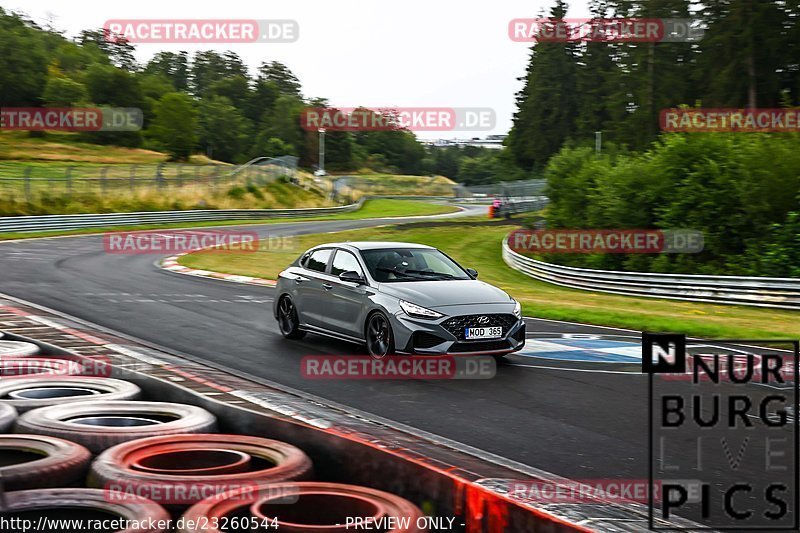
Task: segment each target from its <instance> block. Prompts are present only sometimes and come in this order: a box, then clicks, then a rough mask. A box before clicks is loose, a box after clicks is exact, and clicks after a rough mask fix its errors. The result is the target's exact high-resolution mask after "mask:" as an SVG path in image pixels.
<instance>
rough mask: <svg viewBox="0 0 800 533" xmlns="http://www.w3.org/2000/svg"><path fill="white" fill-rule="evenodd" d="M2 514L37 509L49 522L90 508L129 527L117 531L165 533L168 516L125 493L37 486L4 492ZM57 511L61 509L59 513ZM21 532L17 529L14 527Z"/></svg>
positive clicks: (149, 504) (152, 504)
mask: <svg viewBox="0 0 800 533" xmlns="http://www.w3.org/2000/svg"><path fill="white" fill-rule="evenodd" d="M4 503H5V505H4V507H3V513H4V514H5V513H9V514H11V515H13V514H17V513H20V514H22V513H24V512H25V511H39V513H36V514H44V515H45V516H46V517H48V518H50V519H51V520H52V521H55V520H58V519H61V518H68V519H74V518H75V515H76V514H78V516H80V513H81V511H83V512H84V513H85V512H88V511H94V512H96V513H98V514H99V513H102V514H103V515H108V514H111V515H115V516H114V518H115V519H116V518H118V519H120V521H121V523H123V524H128V525H129V526H134V525H136V526H138V527H135V528H134V527H127V528H126V529H121V530H119V531H118V532H117V533H165V532H166V531H167V530H168V526H169V522H170V516H169V513H167V511H166V510H165V509H164V508H163V507H161V506H160V505H158V504H157V503H155V502H153V501H150V500H147V499H145V498H139V497H136V496H133V495H126V496H125V499H124V500H120V501H118V502H112V501H109V498H108V496H107V495H106V492H105V491H103V490H98V489H37V490H19V491H15V492H8V493H6V494H5V498H4ZM59 511H64V513H60V512H59ZM18 531H21V530H18Z"/></svg>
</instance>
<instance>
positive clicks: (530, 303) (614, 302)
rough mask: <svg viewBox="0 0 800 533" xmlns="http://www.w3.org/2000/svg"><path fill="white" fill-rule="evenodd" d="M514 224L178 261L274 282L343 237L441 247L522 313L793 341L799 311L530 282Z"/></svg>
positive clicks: (431, 227)
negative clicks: (516, 249)
mask: <svg viewBox="0 0 800 533" xmlns="http://www.w3.org/2000/svg"><path fill="white" fill-rule="evenodd" d="M511 229H513V226H512V225H488V224H479V223H475V222H472V223H462V222H461V221H459V222H455V221H450V222H447V223H438V224H437V223H421V224H405V225H399V226H388V227H383V228H370V229H364V230H354V231H345V232H340V233H336V234H322V235H307V236H301V237H298V238H296V239H295V240H294V241H293V246H292V247H291V249H286V250H271V251H263V252H259V253H250V254H238V255H235V254H229V253H226V254H214V253H213V252H200V253H196V254H191V255H188V256H184V257H183V258H182V260H181V263H182V264H184V265H186V266H189V267H193V268H201V269H208V270H215V271H218V272H226V273H229V274H243V275H248V276H257V277H265V278H270V279H274V278H275V277H276V276H277V275H278V273H279V272H280V271H281V270H282V269H283V268H285V267H286V265H287V264H289V263H290V262H291V261H293V260H294V259H295V258H296V257H297V255H298V254H300V253H301V252H302V251H303V250H305V249H307V248H309V247H311V246H313V245H316V244H319V243H323V242H331V241H343V240H388V241H392V240H395V241H411V242H418V243H423V244H429V245H431V246H436V247H437V248H441V249H442V250H445V251H446V252H447V253H448V254H449V255H451V256H452V257H454V258H455V259H456V260H458V261H459V262H460V263H461V264H462V265H464V266H469V267H472V268H475V269H477V270H478V272H479V273H480V279H482V280H484V281H486V282H488V283H491V284H493V285H497V286H499V287H501V288H503V289H505V290H506V291H508V292H509V293H510V294H511V295H512V296H514V297H515V298H517V299H519V300H520V301H521V302H522V305H523V310H524V312H525V314H526V315H527V316H532V317H540V318H549V319H555V320H566V321H574V322H581V323H587V324H598V325H605V326H615V327H621V328H630V329H634V330H639V331H642V330H650V331H674V332H683V333H686V334H688V335H692V336H697V337H706V338H752V339H756V338H758V339H766V338H787V337H788V338H797V337H798V336H800V313H797V312H794V311H788V310H778V309H761V308H754V307H746V306H727V305H716V304H703V303H694V302H680V301H672V300H659V299H651V298H635V297H628V296H617V295H613V294H603V293H595V292H588V291H580V290H574V289H567V288H563V287H558V286H556V285H551V284H548V283H543V282H539V281H536V280H533V279H531V278H529V277H527V276H525V275H524V274H521V273H519V272H517V271H515V270H512V269H511V268H509V267H508V266H507V265H506V264H505V263H504V262H503V260H502V258H501V256H500V245H501V243H502V240H503V237H504V236H505V235H506V234H507V233H508V232H509V231H510V230H511Z"/></svg>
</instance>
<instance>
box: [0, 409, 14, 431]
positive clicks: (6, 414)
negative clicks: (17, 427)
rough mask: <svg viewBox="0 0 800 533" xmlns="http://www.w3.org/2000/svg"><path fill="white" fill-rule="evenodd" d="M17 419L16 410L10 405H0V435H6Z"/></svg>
mask: <svg viewBox="0 0 800 533" xmlns="http://www.w3.org/2000/svg"><path fill="white" fill-rule="evenodd" d="M16 419H17V410H16V409H14V406H12V405H5V404H0V433H6V432H7V431H8V430H9V429H11V426H13V425H14V421H15V420H16Z"/></svg>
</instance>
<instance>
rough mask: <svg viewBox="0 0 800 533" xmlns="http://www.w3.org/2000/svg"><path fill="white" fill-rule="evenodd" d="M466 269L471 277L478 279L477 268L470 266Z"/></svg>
mask: <svg viewBox="0 0 800 533" xmlns="http://www.w3.org/2000/svg"><path fill="white" fill-rule="evenodd" d="M466 270H467V274H469V277H471V278H472V279H478V271H477V270H475V269H474V268H468V269H466Z"/></svg>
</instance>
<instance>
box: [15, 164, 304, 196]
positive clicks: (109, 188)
mask: <svg viewBox="0 0 800 533" xmlns="http://www.w3.org/2000/svg"><path fill="white" fill-rule="evenodd" d="M296 169H297V158H295V157H282V158H261V159H260V160H258V161H256V162H251V163H248V164H246V165H241V166H234V165H223V164H207V165H189V164H180V163H160V164H150V165H143V164H139V165H96V164H76V165H67V166H54V165H49V164H35V163H32V164H19V163H0V199H2V200H4V201H6V202H8V201H11V202H13V201H21V202H34V201H36V200H38V199H41V198H42V197H43V196H47V197H67V198H69V197H72V196H76V197H79V196H89V195H102V196H109V195H132V194H136V193H139V192H143V191H145V192H152V191H155V192H160V193H163V194H167V195H168V194H170V193H175V192H179V191H189V190H191V191H197V192H209V193H214V192H217V191H218V190H219V189H220V188H222V187H225V186H230V185H232V184H234V183H235V184H242V185H245V186H247V185H251V184H252V185H259V186H261V185H266V184H268V183H271V182H273V181H275V180H277V179H279V178H282V177H285V178H287V179H289V180H291V179H293V178H294V176H295V173H296Z"/></svg>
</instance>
